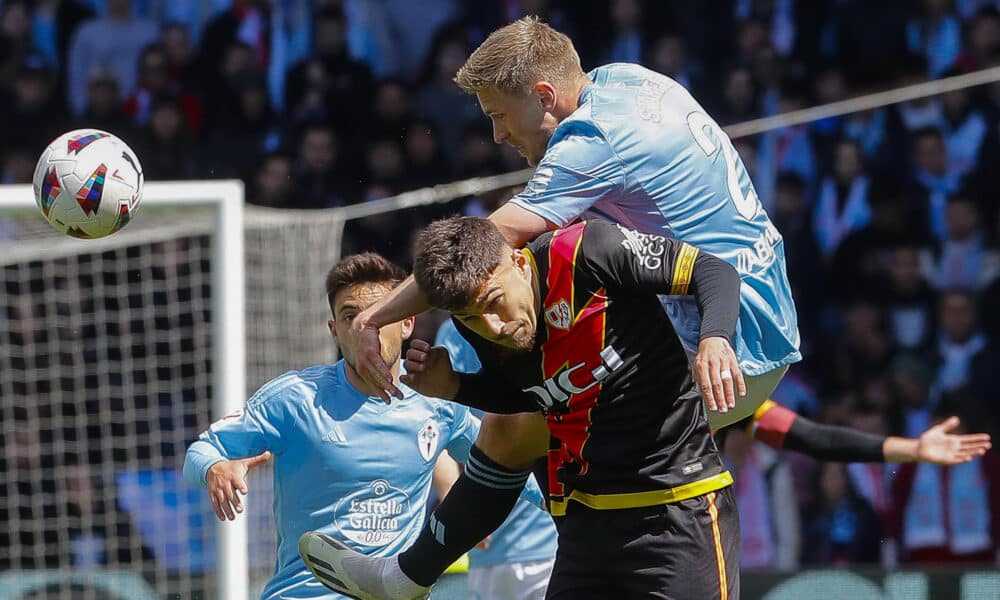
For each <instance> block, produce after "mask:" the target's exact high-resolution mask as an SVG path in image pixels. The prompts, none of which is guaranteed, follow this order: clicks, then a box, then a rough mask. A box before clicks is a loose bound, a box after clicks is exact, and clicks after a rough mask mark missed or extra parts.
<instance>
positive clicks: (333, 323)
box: [326, 319, 337, 339]
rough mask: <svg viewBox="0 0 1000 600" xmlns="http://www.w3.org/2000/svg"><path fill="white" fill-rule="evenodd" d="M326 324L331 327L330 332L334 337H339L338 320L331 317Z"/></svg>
mask: <svg viewBox="0 0 1000 600" xmlns="http://www.w3.org/2000/svg"><path fill="white" fill-rule="evenodd" d="M326 326H327V327H329V328H330V334H332V335H333V339H337V322H336V321H334V320H333V319H330V320H329V321H327V322H326Z"/></svg>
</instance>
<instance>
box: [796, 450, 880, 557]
mask: <svg viewBox="0 0 1000 600" xmlns="http://www.w3.org/2000/svg"><path fill="white" fill-rule="evenodd" d="M813 481H814V483H813V485H814V487H815V491H814V496H813V498H814V499H813V505H812V506H810V507H809V508H808V510H807V511H806V526H805V535H804V536H803V545H802V547H803V557H802V562H803V563H805V564H808V565H831V564H832V565H836V566H839V567H845V566H848V565H857V564H874V563H877V562H878V559H879V543H880V538H881V535H880V533H881V526H880V525H879V519H878V516H877V515H876V514H875V511H874V510H873V509H872V507H871V505H870V504H869V503H868V501H866V500H865V499H864V498H863V497H862V496H861V495H860V494H859V493H858V491H857V489H856V488H855V487H854V484H853V483H852V481H851V478H850V477H848V474H847V469H846V468H845V466H844V465H842V464H838V463H822V464H820V465H819V467H818V468H817V469H816V473H815V475H814V478H813Z"/></svg>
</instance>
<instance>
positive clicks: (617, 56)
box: [601, 0, 646, 63]
mask: <svg viewBox="0 0 1000 600" xmlns="http://www.w3.org/2000/svg"><path fill="white" fill-rule="evenodd" d="M609 7H610V11H609V13H610V14H609V15H608V17H609V21H610V23H611V35H610V39H609V43H608V47H607V50H605V55H604V57H603V60H602V61H601V62H603V63H615V62H630V63H639V62H642V59H643V58H644V57H645V53H646V46H645V43H644V42H645V39H644V37H645V36H644V35H643V32H642V22H643V9H642V4H641V3H640V2H639V0H611V2H610V3H609Z"/></svg>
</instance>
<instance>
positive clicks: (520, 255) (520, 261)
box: [510, 248, 531, 275]
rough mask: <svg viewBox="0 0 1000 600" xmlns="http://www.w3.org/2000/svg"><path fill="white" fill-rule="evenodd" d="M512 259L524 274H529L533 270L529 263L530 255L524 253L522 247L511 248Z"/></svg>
mask: <svg viewBox="0 0 1000 600" xmlns="http://www.w3.org/2000/svg"><path fill="white" fill-rule="evenodd" d="M510 257H511V259H512V260H513V261H514V266H515V267H517V270H518V271H519V272H520V273H521V274H522V275H527V274H529V271H530V270H531V265H529V264H528V257H527V256H525V255H524V251H522V250H520V249H516V248H515V249H514V250H511V255H510Z"/></svg>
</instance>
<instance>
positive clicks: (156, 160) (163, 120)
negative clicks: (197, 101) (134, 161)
mask: <svg viewBox="0 0 1000 600" xmlns="http://www.w3.org/2000/svg"><path fill="white" fill-rule="evenodd" d="M147 110H148V112H149V119H148V123H147V124H146V126H145V127H143V128H142V129H141V130H140V131H139V132H138V134H137V135H136V139H135V146H134V147H133V148H132V149H133V150H135V152H136V154H137V155H138V156H141V157H142V170H143V175H144V176H145V178H146V179H150V180H154V181H155V180H158V179H187V178H190V177H192V176H193V175H194V174H195V165H194V157H193V156H192V153H191V148H192V147H193V146H194V145H195V138H194V132H192V131H191V129H190V127H189V126H188V123H187V122H186V121H185V119H184V114H183V112H182V108H181V103H180V102H179V101H178V99H177V98H175V97H172V96H161V97H158V98H154V99H151V101H150V106H149V107H148V109H147Z"/></svg>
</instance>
